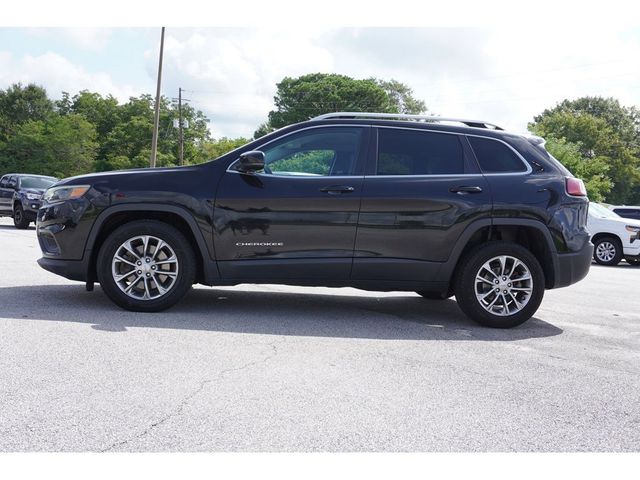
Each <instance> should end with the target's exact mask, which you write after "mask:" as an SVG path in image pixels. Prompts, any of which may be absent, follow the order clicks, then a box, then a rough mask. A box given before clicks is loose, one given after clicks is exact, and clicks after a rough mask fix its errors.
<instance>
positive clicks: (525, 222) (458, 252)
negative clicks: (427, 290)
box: [439, 218, 559, 279]
mask: <svg viewBox="0 0 640 480" xmlns="http://www.w3.org/2000/svg"><path fill="white" fill-rule="evenodd" d="M498 225H509V226H515V227H531V228H535V229H536V230H537V231H538V232H540V233H541V234H542V236H543V238H544V239H545V243H546V246H547V249H548V250H549V252H550V253H551V255H550V257H551V258H550V261H551V263H552V264H551V265H550V266H551V267H552V269H553V274H554V276H555V274H556V272H557V271H558V269H559V261H558V255H557V249H556V246H555V244H554V243H553V238H552V237H551V233H550V232H549V229H548V228H547V226H546V225H545V224H544V223H542V222H540V221H538V220H531V219H522V218H493V219H491V218H483V219H480V220H476V221H475V222H473V223H471V224H470V225H469V226H468V227H467V228H466V229H465V230H464V232H462V235H460V237H459V238H458V240H457V242H456V244H455V245H454V247H453V249H452V250H451V254H450V255H449V259H448V260H447V261H446V262H444V263H443V264H442V267H441V268H440V275H439V276H440V278H447V279H451V276H452V275H453V271H454V269H455V268H456V265H457V264H458V260H460V257H461V256H462V252H463V251H464V248H465V247H466V246H467V243H468V242H469V240H470V239H471V237H472V236H473V235H474V234H475V233H476V232H478V231H479V230H480V229H482V228H485V227H489V226H498Z"/></svg>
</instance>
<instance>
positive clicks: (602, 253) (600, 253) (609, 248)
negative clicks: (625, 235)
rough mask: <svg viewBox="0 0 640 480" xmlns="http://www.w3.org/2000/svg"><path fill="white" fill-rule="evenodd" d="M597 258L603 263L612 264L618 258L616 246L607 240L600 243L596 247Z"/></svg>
mask: <svg viewBox="0 0 640 480" xmlns="http://www.w3.org/2000/svg"><path fill="white" fill-rule="evenodd" d="M596 256H597V257H598V260H600V261H602V262H610V261H611V260H613V258H614V257H615V256H616V246H615V245H614V244H613V243H611V242H608V241H606V240H605V241H604V242H600V243H599V244H598V246H597V247H596Z"/></svg>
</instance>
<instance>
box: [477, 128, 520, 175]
mask: <svg viewBox="0 0 640 480" xmlns="http://www.w3.org/2000/svg"><path fill="white" fill-rule="evenodd" d="M467 138H468V139H469V143H471V147H472V148H473V151H474V153H475V155H476V158H477V159H478V163H479V164H480V169H481V170H482V172H483V173H518V172H526V171H527V167H526V165H525V164H524V163H523V161H522V160H521V159H520V157H518V155H516V153H515V152H514V151H513V150H512V149H511V148H509V147H508V146H507V145H505V144H504V143H502V142H500V141H498V140H493V139H491V138H482V137H472V136H469V137H467Z"/></svg>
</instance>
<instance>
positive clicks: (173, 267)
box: [111, 235, 180, 301]
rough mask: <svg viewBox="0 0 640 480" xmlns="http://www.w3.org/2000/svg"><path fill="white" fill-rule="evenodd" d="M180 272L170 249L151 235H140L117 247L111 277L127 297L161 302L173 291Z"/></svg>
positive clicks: (165, 243)
mask: <svg viewBox="0 0 640 480" xmlns="http://www.w3.org/2000/svg"><path fill="white" fill-rule="evenodd" d="M140 252H141V253H140ZM179 268H180V265H179V261H178V257H177V256H176V253H175V251H174V250H173V248H172V247H171V245H169V244H168V243H167V242H165V241H164V240H162V239H160V238H157V237H154V236H152V235H139V236H136V237H132V238H130V239H128V240H126V241H125V242H123V243H122V244H121V245H120V247H118V249H117V250H116V252H115V254H114V256H113V259H112V262H111V275H112V278H113V281H114V282H115V283H116V285H117V286H118V288H119V289H120V290H121V291H122V292H123V293H125V294H126V295H127V296H129V297H131V298H135V299H136V300H144V301H147V300H154V299H156V298H160V297H162V296H163V295H165V294H166V293H168V292H169V291H170V290H171V289H172V288H173V286H174V285H175V283H176V281H177V278H178V272H179Z"/></svg>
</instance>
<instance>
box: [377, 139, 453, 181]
mask: <svg viewBox="0 0 640 480" xmlns="http://www.w3.org/2000/svg"><path fill="white" fill-rule="evenodd" d="M376 172H377V174H378V175H446V174H458V173H464V153H463V150H462V144H461V143H460V139H459V138H458V136H457V135H451V134H446V133H433V132H421V131H418V130H399V129H392V128H380V129H379V130H378V166H377V171H376Z"/></svg>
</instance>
